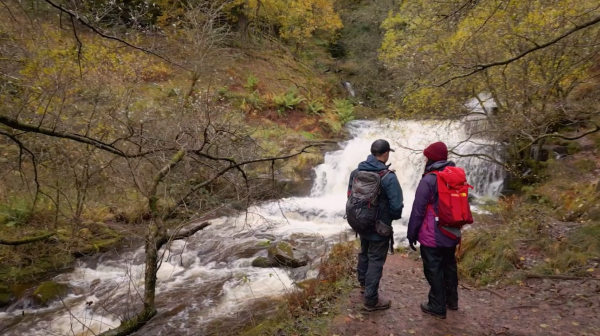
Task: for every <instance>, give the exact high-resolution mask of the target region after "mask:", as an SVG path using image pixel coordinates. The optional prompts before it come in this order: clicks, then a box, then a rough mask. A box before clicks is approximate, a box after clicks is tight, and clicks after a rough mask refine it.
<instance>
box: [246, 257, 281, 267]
mask: <svg viewBox="0 0 600 336" xmlns="http://www.w3.org/2000/svg"><path fill="white" fill-rule="evenodd" d="M277 266H279V262H277V260H274V259H270V258H267V257H258V258H256V259H254V260H253V261H252V267H260V268H271V267H277Z"/></svg>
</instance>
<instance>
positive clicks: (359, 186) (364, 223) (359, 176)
mask: <svg viewBox="0 0 600 336" xmlns="http://www.w3.org/2000/svg"><path fill="white" fill-rule="evenodd" d="M389 172H390V171H389V170H382V171H380V172H370V171H359V172H357V173H356V174H355V175H354V179H353V180H352V190H351V191H350V195H348V201H347V202H346V219H347V220H348V224H350V226H351V227H352V229H353V230H354V231H356V233H358V234H369V233H373V232H375V223H376V222H377V219H379V218H378V216H379V193H380V192H381V180H382V179H383V178H384V177H385V176H386V175H387V174H388V173H389Z"/></svg>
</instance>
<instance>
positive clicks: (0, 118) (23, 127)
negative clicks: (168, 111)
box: [0, 115, 173, 159]
mask: <svg viewBox="0 0 600 336" xmlns="http://www.w3.org/2000/svg"><path fill="white" fill-rule="evenodd" d="M0 124H4V125H6V126H8V127H11V128H13V129H16V130H19V131H24V132H31V133H38V134H43V135H47V136H51V137H55V138H62V139H69V140H73V141H76V142H79V143H83V144H87V145H91V146H94V147H96V148H99V149H102V150H104V151H107V152H109V153H112V154H115V155H118V156H121V157H124V158H128V159H132V158H138V157H142V156H146V155H149V154H153V153H157V152H163V151H172V150H173V149H172V148H167V149H152V150H148V151H145V152H139V153H133V154H130V153H125V152H123V151H122V150H120V149H118V148H116V147H114V146H112V145H110V144H107V143H105V142H102V141H98V140H96V139H94V138H90V137H88V136H85V135H80V134H77V133H69V132H60V131H55V130H53V129H50V128H45V127H41V126H40V127H36V126H32V125H29V124H26V123H23V122H20V121H19V120H17V119H14V118H10V117H7V116H5V115H0Z"/></svg>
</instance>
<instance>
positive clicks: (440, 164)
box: [425, 160, 456, 173]
mask: <svg viewBox="0 0 600 336" xmlns="http://www.w3.org/2000/svg"><path fill="white" fill-rule="evenodd" d="M448 166H450V167H454V166H456V165H455V164H454V162H452V161H446V160H444V161H437V162H434V163H432V164H431V165H429V166H427V167H426V168H425V173H429V172H432V171H438V170H443V169H444V168H446V167H448Z"/></svg>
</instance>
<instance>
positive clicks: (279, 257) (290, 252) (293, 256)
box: [268, 242, 308, 268]
mask: <svg viewBox="0 0 600 336" xmlns="http://www.w3.org/2000/svg"><path fill="white" fill-rule="evenodd" d="M268 254H269V259H272V260H276V261H277V262H278V263H279V264H281V265H282V266H287V267H291V268H296V267H302V266H306V265H308V255H307V254H306V253H302V252H301V251H299V250H297V249H295V248H293V247H292V245H290V244H289V243H287V242H279V243H276V244H272V245H271V247H269V249H268Z"/></svg>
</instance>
